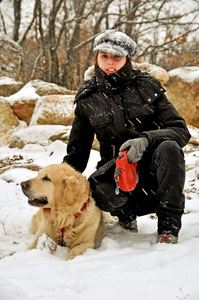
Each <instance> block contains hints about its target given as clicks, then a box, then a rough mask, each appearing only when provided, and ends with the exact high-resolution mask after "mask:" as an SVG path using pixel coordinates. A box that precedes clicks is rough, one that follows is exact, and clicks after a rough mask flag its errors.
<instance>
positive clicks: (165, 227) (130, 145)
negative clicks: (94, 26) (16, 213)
mask: <svg viewBox="0 0 199 300" xmlns="http://www.w3.org/2000/svg"><path fill="white" fill-rule="evenodd" d="M93 50H94V53H96V64H95V69H94V75H93V76H91V78H90V79H89V80H86V81H85V82H84V83H83V85H82V86H81V88H80V89H79V91H78V93H77V95H76V98H75V103H76V109H75V119H74V122H73V125H72V130H71V134H70V138H69V143H68V147H67V155H66V156H65V157H64V161H65V162H67V163H69V164H70V165H72V166H73V167H74V168H75V169H77V170H79V171H80V172H83V171H84V169H85V168H86V165H87V162H88V159H89V154H90V150H91V146H92V142H93V138H94V134H96V136H97V139H98V141H99V143H100V155H101V161H100V162H99V163H98V169H99V170H100V168H103V167H102V166H104V165H105V164H106V163H107V162H109V161H111V160H112V159H113V158H114V157H117V156H118V155H119V153H120V152H121V151H123V150H125V149H127V150H128V152H127V159H128V162H129V163H136V162H137V171H138V173H139V181H138V183H137V186H136V188H135V189H134V190H133V191H131V192H126V193H124V192H122V191H120V196H121V197H120V198H115V196H114V192H113V191H111V190H110V189H109V190H106V185H105V187H104V190H103V188H102V194H103V195H104V198H103V197H101V195H99V193H95V194H94V197H95V200H96V204H97V205H98V206H99V207H100V208H101V209H102V210H105V211H109V212H110V213H111V214H112V215H115V216H118V218H119V223H120V225H121V226H122V227H123V228H125V229H128V230H131V231H132V232H137V222H136V217H137V216H141V215H145V214H149V213H152V212H156V214H157V216H158V242H166V243H177V241H178V234H179V231H180V228H181V217H182V214H183V211H184V195H183V193H182V191H183V186H184V179H185V163H184V156H183V151H182V147H184V146H185V145H186V144H187V143H188V141H189V138H190V134H189V132H188V129H187V127H186V124H185V121H184V119H183V118H182V117H181V116H180V115H179V114H178V112H177V111H176V110H175V108H174V107H173V105H172V104H171V103H170V102H169V101H168V99H167V98H166V96H165V95H164V92H165V90H164V88H163V87H162V86H161V84H160V83H159V81H157V80H156V79H154V78H153V77H151V76H150V75H149V74H148V73H143V72H141V71H140V70H135V69H133V68H132V64H131V58H132V57H133V56H134V55H135V54H136V43H135V42H134V41H133V40H132V39H131V38H130V37H129V36H127V35H126V34H124V33H122V32H119V31H115V30H107V31H105V32H104V33H101V34H100V35H98V36H97V37H96V39H95V41H94V49H93ZM91 177H92V176H91ZM109 177H112V176H111V175H109V176H108V177H107V176H105V175H104V180H105V181H106V180H107V181H109ZM92 184H93V183H92ZM96 185H97V182H96ZM94 189H95V188H92V190H94ZM113 190H114V187H113ZM100 192H101V186H100ZM118 199H119V200H118ZM120 199H121V200H120Z"/></svg>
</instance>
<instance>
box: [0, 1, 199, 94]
mask: <svg viewBox="0 0 199 300" xmlns="http://www.w3.org/2000/svg"><path fill="white" fill-rule="evenodd" d="M2 1H5V0H2ZM22 1H23V0H14V1H13V9H14V26H13V38H14V40H16V41H18V43H20V44H21V45H22V47H23V48H24V49H26V51H25V52H26V53H27V55H30V54H29V53H31V51H32V52H33V50H34V55H32V59H33V58H34V62H33V63H32V64H31V65H30V66H29V68H32V72H31V73H32V75H31V77H29V79H33V78H38V76H39V78H41V79H43V80H46V81H49V82H55V83H58V84H61V85H63V86H66V87H67V88H70V89H76V88H78V87H79V84H80V82H81V80H82V75H83V72H84V70H85V69H86V68H87V67H88V66H89V65H90V64H91V61H92V60H91V58H92V55H93V53H92V44H93V40H94V38H95V37H96V35H97V34H98V33H99V32H101V31H103V30H105V29H107V28H115V29H119V30H122V31H123V32H125V33H126V34H128V35H129V36H131V37H132V38H133V39H134V40H135V41H136V42H137V44H138V55H137V58H136V59H137V60H148V61H150V62H151V63H155V64H159V62H163V61H166V60H165V57H169V56H172V55H179V53H182V52H183V51H185V49H186V51H187V52H191V54H192V55H198V47H197V46H194V47H193V45H194V44H195V45H198V43H199V40H198V32H199V21H198V17H199V3H198V0H191V4H192V5H190V6H189V7H187V6H186V9H184V10H183V9H181V7H175V5H176V3H177V1H171V0H139V1H138V0H79V1H76V0H51V1H49V2H46V1H44V0H32V1H34V9H33V11H32V13H30V17H29V23H28V24H27V27H26V28H24V27H22V26H20V24H21V11H22V10H23V5H21V3H22ZM179 3H180V2H179ZM0 13H1V19H0V22H1V24H2V28H3V30H4V32H5V31H6V23H5V18H4V15H3V12H2V11H0ZM0 28H1V27H0ZM30 36H34V38H32V39H33V40H35V41H36V42H35V45H34V49H30V48H28V42H29V37H30ZM26 58H27V56H26ZM31 61H32V60H31ZM28 63H29V64H30V60H29V61H28ZM38 71H39V72H38ZM38 74H39V75H38Z"/></svg>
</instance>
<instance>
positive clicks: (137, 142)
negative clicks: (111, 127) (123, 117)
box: [119, 137, 148, 164]
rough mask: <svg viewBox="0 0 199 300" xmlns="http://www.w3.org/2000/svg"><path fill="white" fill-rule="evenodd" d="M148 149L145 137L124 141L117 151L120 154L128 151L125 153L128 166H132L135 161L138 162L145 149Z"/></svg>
mask: <svg viewBox="0 0 199 300" xmlns="http://www.w3.org/2000/svg"><path fill="white" fill-rule="evenodd" d="M147 147H148V141H147V139H146V138H145V137H141V138H136V139H132V140H128V141H126V142H125V143H124V144H122V146H121V147H120V149H119V151H120V152H122V151H124V150H128V149H129V151H128V152H127V155H126V157H127V160H128V162H129V163H130V164H133V163H135V162H137V161H139V160H140V159H141V158H142V156H143V153H144V151H145V150H146V148H147Z"/></svg>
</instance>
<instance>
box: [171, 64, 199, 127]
mask: <svg viewBox="0 0 199 300" xmlns="http://www.w3.org/2000/svg"><path fill="white" fill-rule="evenodd" d="M169 77H170V79H169V81H168V82H167V84H166V85H165V88H166V95H167V97H168V99H169V100H170V101H171V102H172V103H173V105H174V106H175V108H176V109H177V111H178V112H179V114H180V115H181V116H182V117H183V118H184V119H185V121H186V123H187V124H190V125H193V126H195V127H199V67H181V68H177V69H174V70H171V71H169Z"/></svg>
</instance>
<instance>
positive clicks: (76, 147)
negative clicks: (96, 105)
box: [63, 101, 94, 172]
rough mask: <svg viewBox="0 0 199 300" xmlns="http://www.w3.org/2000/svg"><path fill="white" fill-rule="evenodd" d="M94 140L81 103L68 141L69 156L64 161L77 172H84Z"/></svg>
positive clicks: (78, 104)
mask: <svg viewBox="0 0 199 300" xmlns="http://www.w3.org/2000/svg"><path fill="white" fill-rule="evenodd" d="M93 139H94V131H93V129H92V127H91V125H90V123H89V121H88V119H87V118H86V117H85V116H84V114H83V110H82V108H81V101H79V102H78V103H77V107H76V109H75V118H74V121H73V124H72V129H71V133H70V137H69V141H68V146H67V155H66V156H65V157H64V159H63V161H64V162H66V163H68V164H69V165H71V166H72V167H73V168H75V169H76V170H78V171H80V172H83V171H84V170H85V168H86V166H87V163H88V159H89V155H90V151H91V147H92V142H93Z"/></svg>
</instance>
